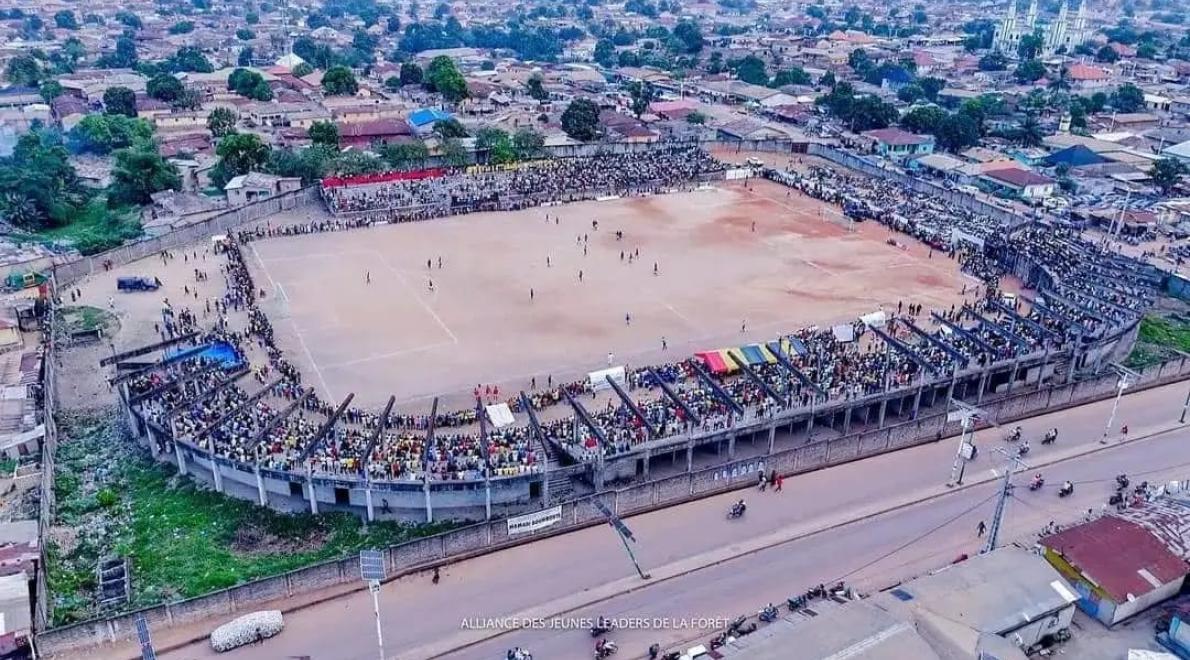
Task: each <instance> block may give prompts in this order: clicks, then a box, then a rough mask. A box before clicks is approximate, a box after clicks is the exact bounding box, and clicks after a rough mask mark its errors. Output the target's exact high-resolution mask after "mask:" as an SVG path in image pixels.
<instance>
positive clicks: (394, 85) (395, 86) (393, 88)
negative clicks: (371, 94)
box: [384, 76, 401, 92]
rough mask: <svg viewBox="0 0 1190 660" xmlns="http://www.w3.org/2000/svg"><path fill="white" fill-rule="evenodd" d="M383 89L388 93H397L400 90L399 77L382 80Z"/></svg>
mask: <svg viewBox="0 0 1190 660" xmlns="http://www.w3.org/2000/svg"><path fill="white" fill-rule="evenodd" d="M384 88H385V89H387V90H388V91H390V92H398V91H400V90H401V77H400V76H389V77H387V78H385V79H384Z"/></svg>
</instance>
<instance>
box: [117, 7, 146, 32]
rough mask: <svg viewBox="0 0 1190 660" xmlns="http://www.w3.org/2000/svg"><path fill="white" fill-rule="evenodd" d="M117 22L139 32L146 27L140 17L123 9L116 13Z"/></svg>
mask: <svg viewBox="0 0 1190 660" xmlns="http://www.w3.org/2000/svg"><path fill="white" fill-rule="evenodd" d="M116 20H117V21H119V22H120V23H121V24H123V25H125V26H127V27H130V28H132V29H133V30H139V29H141V28H142V27H144V25H143V24H142V23H141V20H140V17H139V16H137V15H136V14H134V13H132V12H130V11H127V10H123V9H122V10H120V11H118V12H116Z"/></svg>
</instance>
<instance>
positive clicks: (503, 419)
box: [486, 403, 516, 429]
mask: <svg viewBox="0 0 1190 660" xmlns="http://www.w3.org/2000/svg"><path fill="white" fill-rule="evenodd" d="M486 410H487V412H488V419H490V420H492V425H493V426H495V427H496V428H498V429H502V428H504V427H505V426H512V425H513V424H514V423H515V422H516V419H515V418H514V417H513V416H512V411H511V410H509V409H508V404H507V403H497V404H493V405H490V406H488V407H487V408H486Z"/></svg>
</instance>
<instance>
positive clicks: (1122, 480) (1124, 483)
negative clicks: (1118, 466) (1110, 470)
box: [1116, 474, 1131, 490]
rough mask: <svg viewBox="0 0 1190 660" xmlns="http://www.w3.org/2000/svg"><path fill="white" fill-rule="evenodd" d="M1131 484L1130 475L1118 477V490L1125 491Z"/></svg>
mask: <svg viewBox="0 0 1190 660" xmlns="http://www.w3.org/2000/svg"><path fill="white" fill-rule="evenodd" d="M1129 483H1131V482H1129V481H1128V475H1124V474H1119V475H1116V490H1124V489H1125V488H1127V487H1128V484H1129Z"/></svg>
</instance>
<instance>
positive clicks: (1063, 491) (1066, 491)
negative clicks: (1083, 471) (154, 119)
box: [1058, 482, 1074, 497]
mask: <svg viewBox="0 0 1190 660" xmlns="http://www.w3.org/2000/svg"><path fill="white" fill-rule="evenodd" d="M1073 494H1074V484H1072V483H1070V482H1066V483H1064V484H1062V487H1061V488H1059V489H1058V497H1066V496H1068V495H1073Z"/></svg>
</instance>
